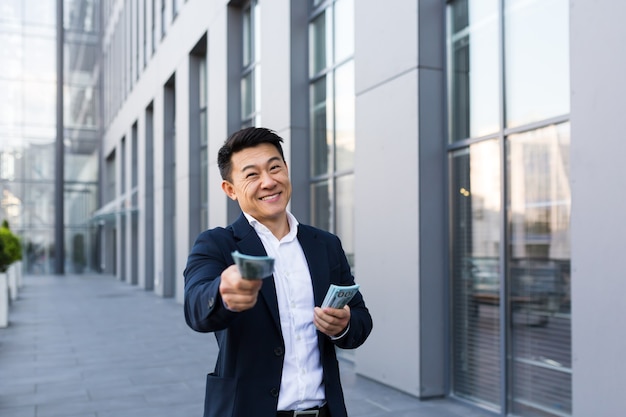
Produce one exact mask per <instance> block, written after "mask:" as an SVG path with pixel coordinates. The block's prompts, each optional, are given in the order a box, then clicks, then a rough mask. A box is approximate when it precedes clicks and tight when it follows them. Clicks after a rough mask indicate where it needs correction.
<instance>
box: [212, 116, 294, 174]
mask: <svg viewBox="0 0 626 417" xmlns="http://www.w3.org/2000/svg"><path fill="white" fill-rule="evenodd" d="M282 141H283V139H282V138H281V137H280V136H278V135H277V134H276V132H274V131H273V130H270V129H267V128H264V127H246V128H244V129H241V130H239V131H237V132H235V133H233V134H232V135H230V136H229V137H228V139H226V141H225V142H224V145H222V147H221V148H220V150H219V151H218V152H217V166H218V167H219V169H220V175H221V176H222V179H223V180H227V181H231V178H230V174H231V170H232V156H233V154H234V153H235V152H239V151H241V150H243V149H246V148H252V147H254V146H257V145H260V144H262V143H270V144H272V145H274V146H275V147H276V149H278V152H279V153H280V157H281V158H283V161H284V160H285V155H283V147H282V145H281V144H280V143H281V142H282Z"/></svg>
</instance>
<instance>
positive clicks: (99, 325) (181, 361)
mask: <svg viewBox="0 0 626 417" xmlns="http://www.w3.org/2000/svg"><path fill="white" fill-rule="evenodd" d="M217 352H218V351H217V344H216V342H215V337H214V335H212V334H203V333H197V332H194V331H192V330H191V329H189V328H188V327H187V325H186V324H185V321H184V317H183V312H182V306H181V305H180V304H178V303H176V302H175V301H174V300H173V299H164V298H161V297H158V296H157V295H155V294H153V293H151V292H149V291H144V290H142V289H140V288H138V287H136V286H132V285H129V284H126V283H123V282H120V281H118V280H116V279H115V278H114V277H110V276H104V275H85V276H71V275H68V276H62V277H61V276H26V277H24V287H23V288H22V289H21V291H20V297H19V298H18V300H16V301H15V302H14V303H13V304H12V305H11V310H10V312H9V327H7V328H5V329H0V416H2V417H13V416H15V417H18V416H19V417H146V416H150V417H200V416H202V408H203V404H204V383H205V377H206V374H207V373H209V372H211V371H212V368H213V366H214V364H215V358H216V357H217ZM340 364H341V370H342V381H343V384H344V391H345V397H346V403H347V408H348V411H349V414H350V416H351V417H392V416H393V417H409V416H411V417H414V416H420V417H493V416H494V414H490V413H488V412H484V411H482V410H480V409H478V408H476V407H471V406H468V405H466V404H465V403H462V402H459V401H455V400H453V399H440V400H428V401H420V400H419V399H417V398H415V397H412V396H410V395H408V394H406V393H403V392H401V391H398V390H395V389H393V388H390V387H387V386H385V385H383V384H380V383H377V382H376V381H372V380H370V379H367V378H363V377H361V376H359V375H357V374H356V373H355V371H354V368H353V366H352V365H351V364H350V363H349V361H347V360H340Z"/></svg>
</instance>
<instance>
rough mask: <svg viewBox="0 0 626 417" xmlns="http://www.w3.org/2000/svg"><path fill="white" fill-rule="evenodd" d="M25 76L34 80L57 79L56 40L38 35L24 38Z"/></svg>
mask: <svg viewBox="0 0 626 417" xmlns="http://www.w3.org/2000/svg"><path fill="white" fill-rule="evenodd" d="M23 42H24V74H23V75H24V78H29V79H32V80H34V81H55V80H56V41H55V40H54V39H43V38H36V37H32V36H29V37H25V38H24V40H23Z"/></svg>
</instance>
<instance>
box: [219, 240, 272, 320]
mask: <svg viewBox="0 0 626 417" xmlns="http://www.w3.org/2000/svg"><path fill="white" fill-rule="evenodd" d="M232 255H233V260H234V261H235V264H234V265H231V266H229V267H228V268H226V269H225V270H224V271H222V274H221V277H220V278H221V279H220V287H219V291H220V295H221V297H222V301H223V303H224V306H225V307H226V308H227V309H229V310H231V311H237V312H240V311H245V310H249V309H251V308H252V307H254V306H255V305H256V301H257V297H258V294H259V290H260V289H261V286H262V285H263V280H262V279H263V278H266V277H268V276H271V275H272V273H273V270H274V260H273V259H272V258H269V257H267V256H262V257H256V256H249V255H243V254H241V253H239V252H237V251H235V252H233V254H232Z"/></svg>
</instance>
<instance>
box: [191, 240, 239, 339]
mask: <svg viewBox="0 0 626 417" xmlns="http://www.w3.org/2000/svg"><path fill="white" fill-rule="evenodd" d="M226 233H227V231H226V230H225V229H212V230H207V231H205V232H203V233H202V234H200V235H199V236H198V238H197V239H196V242H195V243H194V245H193V247H192V249H191V252H190V254H189V257H188V259H187V266H186V268H185V271H184V273H183V275H184V277H185V289H184V310H185V321H186V322H187V324H188V325H189V327H191V328H192V329H194V330H196V331H198V332H213V331H217V330H222V329H225V328H226V327H228V325H229V324H230V323H231V322H232V320H234V319H235V317H236V316H237V313H234V312H231V311H229V310H227V309H226V308H225V307H224V303H223V302H222V298H221V296H220V292H219V286H220V280H221V278H220V276H221V274H222V271H223V270H224V269H226V268H227V267H228V266H229V265H231V264H232V263H233V260H232V257H231V255H230V253H231V252H232V250H231V247H232V248H234V243H233V244H229V241H228V239H225V234H226ZM233 250H234V249H233Z"/></svg>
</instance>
